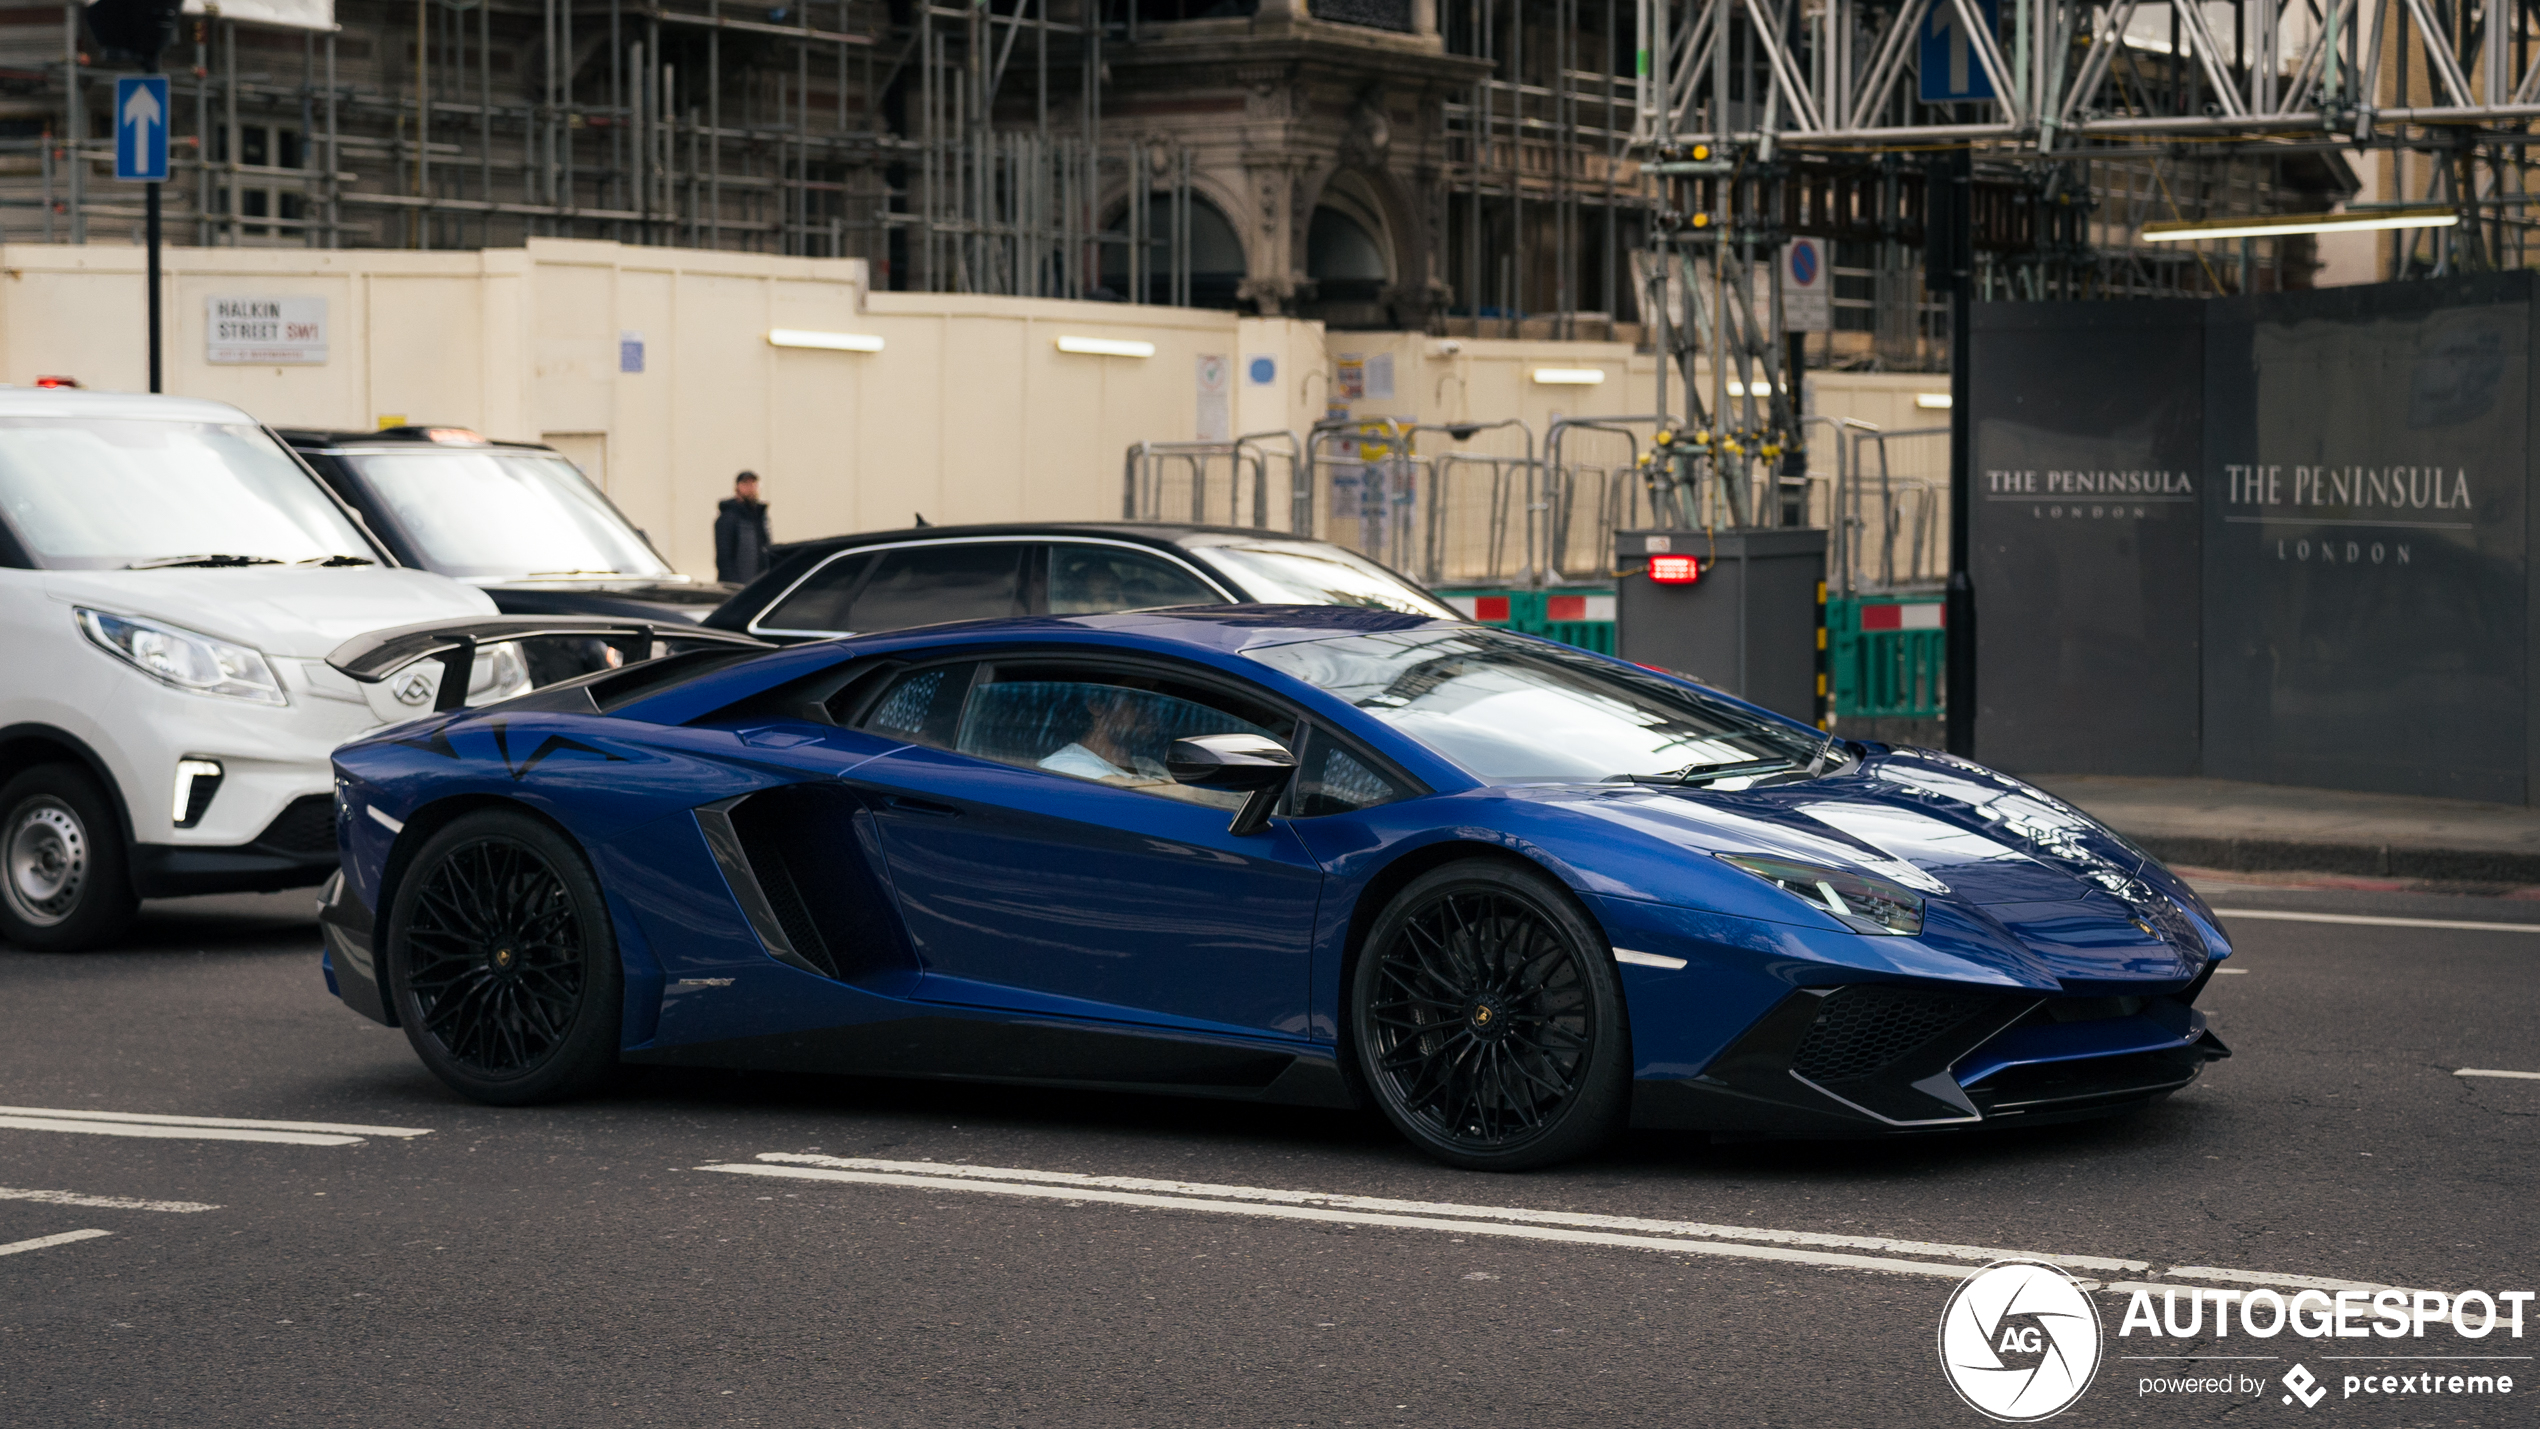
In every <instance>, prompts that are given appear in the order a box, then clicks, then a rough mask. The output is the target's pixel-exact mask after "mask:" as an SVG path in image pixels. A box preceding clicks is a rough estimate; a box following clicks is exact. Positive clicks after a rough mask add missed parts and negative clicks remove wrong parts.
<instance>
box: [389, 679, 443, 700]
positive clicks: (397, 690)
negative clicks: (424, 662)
mask: <svg viewBox="0 0 2540 1429" xmlns="http://www.w3.org/2000/svg"><path fill="white" fill-rule="evenodd" d="M433 686H434V681H433V679H432V677H431V676H430V675H428V674H426V673H424V672H423V671H421V670H408V671H407V672H406V673H405V674H403V675H400V676H398V677H397V680H396V682H395V683H394V684H391V685H390V686H389V687H388V693H390V694H392V695H395V696H396V697H397V703H399V704H401V705H419V704H424V703H426V702H428V701H430V700H431V698H432V693H433Z"/></svg>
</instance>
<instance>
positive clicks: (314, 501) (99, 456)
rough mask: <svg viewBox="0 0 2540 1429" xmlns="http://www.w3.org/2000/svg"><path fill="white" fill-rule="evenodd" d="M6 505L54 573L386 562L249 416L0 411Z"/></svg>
mask: <svg viewBox="0 0 2540 1429" xmlns="http://www.w3.org/2000/svg"><path fill="white" fill-rule="evenodd" d="M0 512H5V513H6V514H7V517H8V521H9V525H10V527H11V528H12V529H14V530H15V531H16V533H17V536H18V539H19V541H20V542H22V543H23V544H24V545H25V546H26V550H27V554H28V555H29V556H31V557H33V558H34V560H35V562H36V564H38V565H40V566H44V567H46V568H48V569H53V570H101V569H106V570H110V569H117V568H121V567H126V566H138V565H160V564H167V565H175V564H187V565H213V566H231V565H269V564H290V563H294V562H303V561H305V562H311V563H317V562H324V561H327V560H329V559H336V560H338V561H341V562H345V563H350V562H354V561H361V562H369V561H371V560H374V559H376V553H375V552H373V551H372V550H371V547H370V543H369V542H368V541H366V540H364V539H363V537H362V534H361V532H360V530H359V529H357V528H356V527H355V526H354V525H353V523H352V521H351V519H350V518H348V517H347V516H346V515H345V514H344V511H343V508H342V507H339V506H337V505H336V504H335V501H334V499H333V498H332V497H330V496H328V495H327V494H326V491H325V490H324V489H323V488H321V487H320V486H319V485H318V484H317V481H316V480H315V479H314V478H312V477H311V476H310V475H309V474H308V472H307V471H305V470H303V469H302V468H301V466H300V464H299V463H298V462H297V461H294V460H293V459H292V458H291V454H290V453H289V452H286V451H284V450H283V449H282V448H281V447H280V446H279V445H277V444H276V443H275V442H274V440H273V438H271V437H269V436H267V435H265V433H264V431H263V430H262V429H261V428H258V427H255V426H251V425H247V424H243V423H242V424H236V425H222V424H219V423H213V422H167V421H151V420H130V419H103V420H95V419H81V418H71V417H10V418H0Z"/></svg>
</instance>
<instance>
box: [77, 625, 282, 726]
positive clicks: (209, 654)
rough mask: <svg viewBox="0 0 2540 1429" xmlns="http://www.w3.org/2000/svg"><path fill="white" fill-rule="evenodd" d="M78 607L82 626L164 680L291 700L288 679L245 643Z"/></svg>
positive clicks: (265, 700)
mask: <svg viewBox="0 0 2540 1429" xmlns="http://www.w3.org/2000/svg"><path fill="white" fill-rule="evenodd" d="M73 609H74V611H75V612H76V614H77V616H78V619H79V628H80V630H81V631H82V632H83V633H85V634H86V635H87V636H88V638H89V639H90V640H93V641H95V642H96V643H97V644H98V646H99V647H100V648H102V649H104V650H105V651H107V652H108V653H109V654H113V655H117V656H120V657H122V658H123V659H125V660H127V661H130V662H131V663H132V665H133V666H134V667H135V668H136V669H139V670H140V671H141V672H142V673H143V674H145V675H149V676H151V677H152V678H154V679H157V680H159V681H162V682H163V683H166V684H170V685H174V686H176V687H177V688H178V689H180V690H191V691H193V692H194V693H196V694H198V695H227V696H229V697H230V698H232V699H240V700H254V701H255V702H256V703H258V704H264V705H282V704H289V703H290V701H289V700H288V699H286V698H284V697H283V693H282V682H281V681H280V680H277V679H275V678H274V677H273V667H272V666H270V665H268V664H266V663H265V657H264V656H262V655H259V654H257V653H256V652H255V651H253V650H250V649H248V648H247V647H246V646H244V645H232V644H230V643H229V642H228V641H226V640H214V639H213V638H212V637H210V636H208V635H197V634H195V633H194V632H193V631H191V630H179V629H178V628H177V627H175V626H173V625H162V624H160V623H159V622H158V621H155V620H143V619H140V618H139V617H137V616H130V615H108V614H107V613H106V612H104V611H102V610H90V609H88V608H87V607H85V606H77V607H73Z"/></svg>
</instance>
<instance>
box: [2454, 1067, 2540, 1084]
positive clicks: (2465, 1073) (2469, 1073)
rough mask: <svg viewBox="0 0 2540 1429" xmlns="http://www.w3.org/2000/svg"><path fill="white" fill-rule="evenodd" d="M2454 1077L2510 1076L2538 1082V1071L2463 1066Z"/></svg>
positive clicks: (2539, 1079)
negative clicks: (2506, 1070) (2497, 1069)
mask: <svg viewBox="0 0 2540 1429" xmlns="http://www.w3.org/2000/svg"><path fill="white" fill-rule="evenodd" d="M2452 1075H2453V1076H2456V1077H2511V1078H2513V1079H2514V1080H2516V1081H2519V1082H2540V1072H2498V1071H2494V1070H2491V1069H2489V1068H2486V1067H2463V1068H2461V1069H2460V1070H2459V1071H2457V1072H2454V1073H2453V1074H2452Z"/></svg>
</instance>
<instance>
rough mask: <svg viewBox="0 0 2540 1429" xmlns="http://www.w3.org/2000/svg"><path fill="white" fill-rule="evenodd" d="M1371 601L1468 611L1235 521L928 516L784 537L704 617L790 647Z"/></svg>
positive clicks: (1311, 545) (1314, 544) (1317, 546)
mask: <svg viewBox="0 0 2540 1429" xmlns="http://www.w3.org/2000/svg"><path fill="white" fill-rule="evenodd" d="M1254 603H1257V604H1265V605H1362V606H1373V607H1376V608H1379V609H1384V610H1400V611H1408V612H1410V613H1413V614H1417V615H1432V616H1436V617H1438V618H1440V619H1443V620H1458V619H1461V618H1462V617H1461V616H1459V615H1457V614H1456V612H1455V610H1454V609H1453V608H1452V607H1450V606H1448V605H1447V604H1446V603H1445V602H1444V601H1441V600H1439V599H1438V598H1437V597H1436V596H1434V595H1431V594H1430V593H1429V592H1427V591H1426V590H1423V589H1421V588H1420V587H1419V586H1418V585H1416V584H1414V583H1412V582H1411V581H1408V580H1405V579H1404V578H1403V577H1401V576H1399V575H1397V574H1395V573H1394V572H1392V571H1390V570H1387V569H1386V568H1385V567H1383V566H1381V565H1378V564H1377V563H1375V562H1374V561H1371V560H1369V559H1367V558H1366V557H1365V556H1362V555H1359V554H1358V553H1357V552H1355V551H1350V550H1345V549H1343V548H1341V547H1339V546H1335V545H1332V544H1330V543H1328V542H1324V541H1308V540H1300V539H1298V538H1296V537H1293V536H1282V535H1279V534H1277V533H1275V532H1270V531H1256V530H1250V529H1247V528H1244V527H1235V526H1169V525H1162V524H1151V523H1146V522H1128V521H1123V522H1086V523H1083V524H1030V525H1006V526H920V527H916V528H914V529H912V530H906V531H877V532H873V533H870V534H866V535H861V536H830V537H825V538H823V539H820V540H817V541H797V542H793V543H791V544H788V545H782V546H778V547H776V548H775V551H774V552H773V555H772V560H771V563H770V565H769V567H768V570H767V573H766V574H765V575H762V576H760V577H759V578H758V579H757V580H754V581H752V582H750V583H749V584H748V585H746V586H743V587H742V588H741V591H740V593H739V594H738V595H735V596H733V597H732V598H731V599H730V600H729V601H726V602H725V603H724V604H723V606H722V607H721V608H720V609H718V610H716V611H715V612H714V613H713V614H712V615H709V616H707V617H706V620H705V623H706V624H708V625H711V626H715V627H717V628H718V629H723V630H737V631H741V632H743V633H745V634H750V635H755V636H757V637H759V638H760V639H762V640H770V641H775V642H777V643H780V644H785V643H792V642H795V641H802V640H823V639H828V638H830V637H832V636H838V635H853V634H863V633H866V632H870V631H876V630H898V629H902V628H904V627H907V626H911V625H933V624H937V623H939V622H942V621H947V620H978V619H985V618H990V617H995V616H1007V615H1094V614H1099V613H1102V612H1104V611H1113V610H1144V609H1149V608H1152V607H1156V606H1168V605H1242V604H1254Z"/></svg>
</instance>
